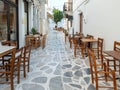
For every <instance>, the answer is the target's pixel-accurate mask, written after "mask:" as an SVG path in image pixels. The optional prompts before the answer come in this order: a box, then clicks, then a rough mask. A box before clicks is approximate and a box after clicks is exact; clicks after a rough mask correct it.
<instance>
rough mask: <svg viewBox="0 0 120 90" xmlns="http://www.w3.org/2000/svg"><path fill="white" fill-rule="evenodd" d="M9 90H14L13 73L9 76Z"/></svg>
mask: <svg viewBox="0 0 120 90" xmlns="http://www.w3.org/2000/svg"><path fill="white" fill-rule="evenodd" d="M10 81H11V83H10V84H11V90H14V82H13V73H11V74H10Z"/></svg>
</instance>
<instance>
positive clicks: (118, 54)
mask: <svg viewBox="0 0 120 90" xmlns="http://www.w3.org/2000/svg"><path fill="white" fill-rule="evenodd" d="M104 53H105V54H107V55H109V56H111V57H113V58H114V59H115V60H117V61H119V64H120V51H104ZM107 60H108V59H107ZM107 64H108V62H107ZM108 65H109V64H108ZM119 74H120V66H119ZM116 79H120V77H118V78H116Z"/></svg>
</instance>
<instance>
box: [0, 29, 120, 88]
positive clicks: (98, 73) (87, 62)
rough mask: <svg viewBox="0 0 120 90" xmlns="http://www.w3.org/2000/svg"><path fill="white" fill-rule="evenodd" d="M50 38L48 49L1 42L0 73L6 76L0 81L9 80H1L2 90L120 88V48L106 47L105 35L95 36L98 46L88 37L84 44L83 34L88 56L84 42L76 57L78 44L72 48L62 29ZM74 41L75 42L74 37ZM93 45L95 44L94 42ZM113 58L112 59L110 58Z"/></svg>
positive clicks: (54, 31)
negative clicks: (104, 45) (89, 41)
mask: <svg viewBox="0 0 120 90" xmlns="http://www.w3.org/2000/svg"><path fill="white" fill-rule="evenodd" d="M58 37H59V38H58ZM46 38H47V39H46V40H47V41H46V42H47V43H46V46H45V48H44V49H42V47H38V48H36V49H34V48H31V47H32V46H31V44H30V45H26V46H24V47H22V48H20V49H18V50H17V51H16V47H15V46H9V45H1V46H0V48H2V49H0V50H1V51H0V57H1V60H0V62H1V64H0V74H1V75H2V76H4V78H2V79H1V77H0V82H1V80H2V81H3V80H4V81H6V82H7V83H5V84H0V89H1V90H27V89H29V90H32V89H35V90H37V88H38V89H40V90H47V89H48V88H49V90H54V89H55V90H70V89H73V90H74V89H76V90H98V89H101V88H103V89H104V90H109V89H110V88H111V89H112V90H119V89H120V86H119V66H118V63H116V70H115V69H114V67H112V66H111V65H114V64H115V63H114V61H112V60H115V62H119V56H117V55H119V51H117V52H115V51H114V52H111V51H104V50H103V48H102V46H103V43H104V42H103V39H102V38H98V39H95V42H94V40H93V42H94V43H95V46H96V45H97V46H96V47H91V46H89V44H87V40H88V39H86V38H84V40H83V41H84V42H85V44H83V43H82V38H81V42H79V43H80V44H81V43H82V44H81V45H84V46H86V47H87V48H84V49H83V51H84V52H85V53H83V54H84V58H83V56H82V53H81V47H82V46H81V47H80V45H77V48H76V57H75V56H74V47H72V48H70V44H69V40H68V39H67V40H66V43H65V41H64V39H65V38H64V33H63V32H62V31H61V32H59V31H56V30H52V31H51V32H50V33H49V34H48V35H47V37H46ZM53 38H54V39H53ZM76 40H77V39H76ZM78 40H79V39H78ZM90 40H91V39H90ZM96 40H97V41H96ZM115 43H116V41H115ZM72 44H73V45H72V46H74V42H73V39H72ZM77 44H78V43H77ZM90 45H93V46H94V44H90ZM117 45H118V44H117ZM117 45H116V44H115V46H117ZM3 47H4V48H3ZM78 47H80V48H78ZM98 47H99V48H98ZM91 49H92V50H91ZM117 50H118V49H117ZM18 52H20V53H18ZM30 52H31V53H30ZM86 53H87V54H86ZM101 53H102V54H101ZM111 53H116V54H112V55H115V57H113V56H112V55H111ZM103 55H104V56H103ZM112 57H113V58H112ZM110 59H111V61H110V62H108V60H110ZM2 61H4V63H3V62H2ZM108 63H109V66H108ZM2 65H3V66H2ZM9 65H11V66H9ZM1 70H2V71H4V72H2V71H1ZM12 71H13V73H11V72H12ZM56 82H57V86H56ZM26 86H27V87H26ZM8 88H9V89H8ZM13 88H14V89H13Z"/></svg>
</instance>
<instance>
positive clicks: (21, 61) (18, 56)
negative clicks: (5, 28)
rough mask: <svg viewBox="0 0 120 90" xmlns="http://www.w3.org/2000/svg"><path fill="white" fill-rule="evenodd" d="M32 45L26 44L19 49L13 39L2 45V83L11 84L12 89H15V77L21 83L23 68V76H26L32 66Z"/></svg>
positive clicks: (0, 63)
mask: <svg viewBox="0 0 120 90" xmlns="http://www.w3.org/2000/svg"><path fill="white" fill-rule="evenodd" d="M30 53H31V45H25V46H24V47H21V48H19V49H17V47H16V46H15V45H14V44H13V41H6V42H3V43H2V44H1V45H0V83H1V84H10V90H15V87H14V85H15V82H14V79H15V78H16V79H17V83H18V84H19V83H20V82H21V81H20V78H21V77H22V76H21V69H22V71H23V77H24V78H26V72H29V71H30V70H29V67H30Z"/></svg>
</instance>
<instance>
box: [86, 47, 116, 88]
mask: <svg viewBox="0 0 120 90" xmlns="http://www.w3.org/2000/svg"><path fill="white" fill-rule="evenodd" d="M88 55H89V62H90V71H91V78H92V83H94V81H96V90H98V88H113V90H117V85H116V76H115V70H111V69H110V68H109V67H108V66H106V64H105V63H103V64H102V63H101V64H98V63H97V60H96V56H95V54H94V51H93V50H91V49H88ZM99 67H103V68H99ZM100 80H102V82H108V81H109V82H112V83H113V85H110V86H107V85H106V86H104V85H103V86H102V85H101V84H100V83H99V82H100Z"/></svg>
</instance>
